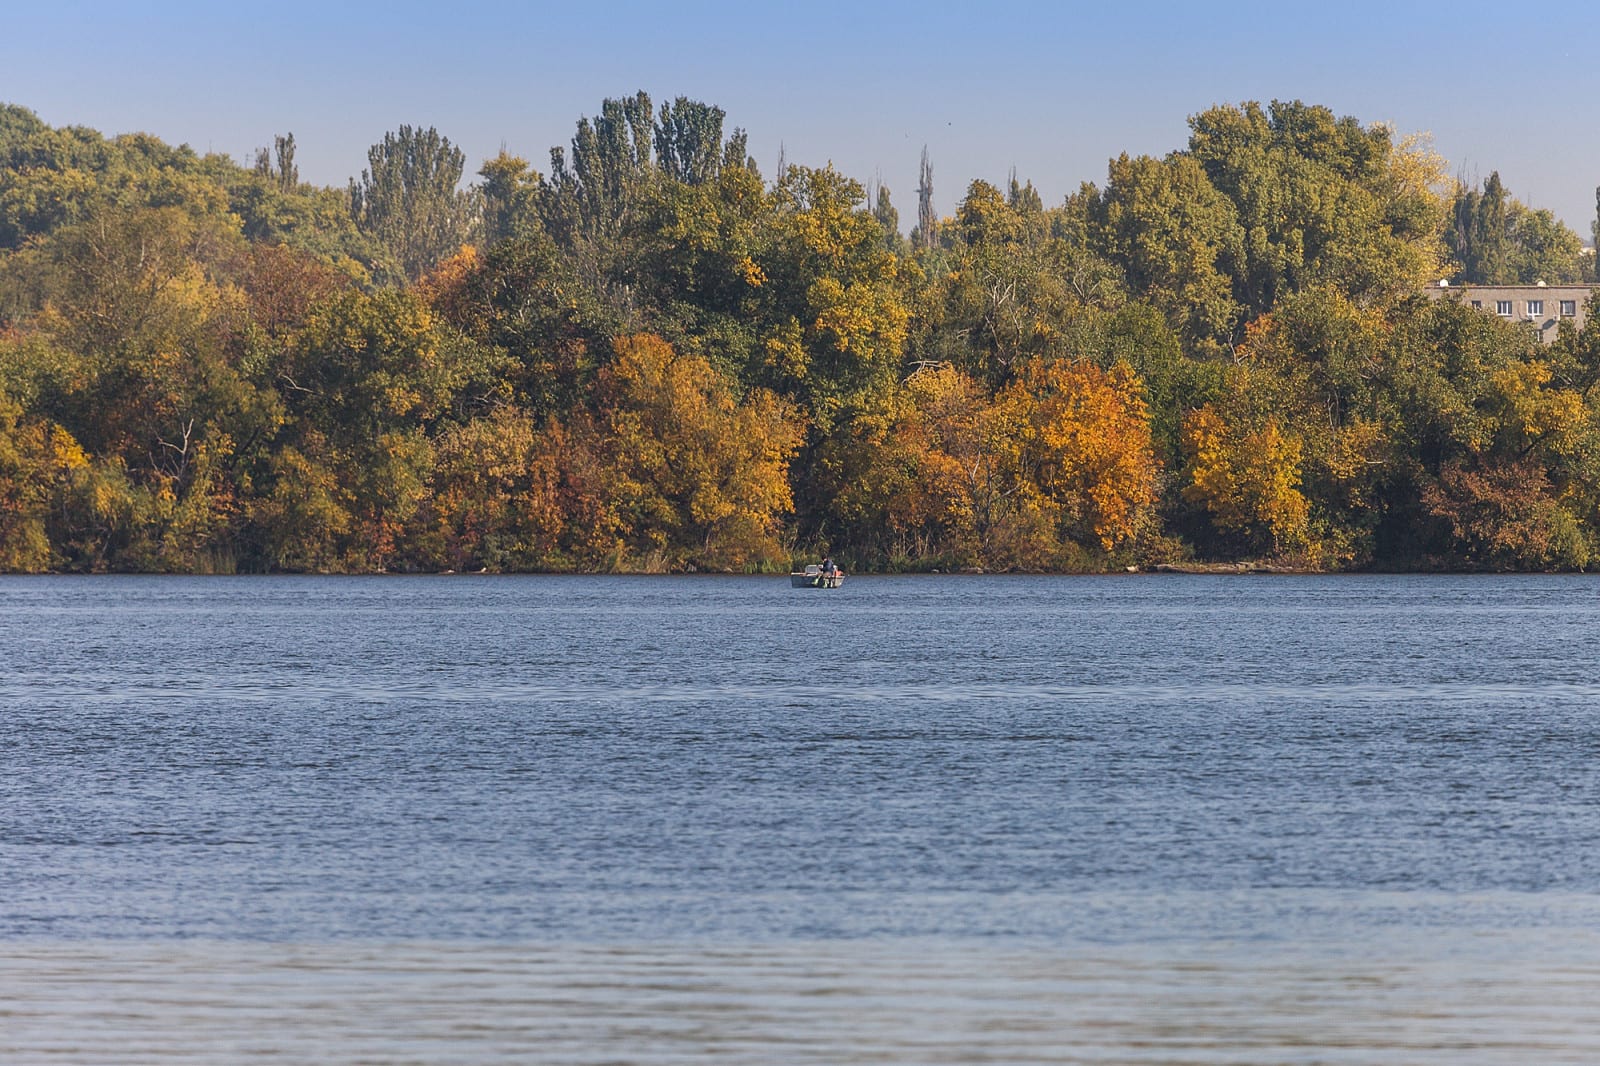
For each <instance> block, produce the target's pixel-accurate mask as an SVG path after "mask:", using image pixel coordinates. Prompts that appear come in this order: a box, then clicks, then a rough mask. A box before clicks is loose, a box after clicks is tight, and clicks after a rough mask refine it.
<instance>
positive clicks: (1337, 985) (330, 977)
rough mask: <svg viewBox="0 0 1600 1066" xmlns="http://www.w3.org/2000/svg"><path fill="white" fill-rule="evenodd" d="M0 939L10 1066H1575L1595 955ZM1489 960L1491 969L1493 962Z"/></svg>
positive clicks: (1411, 946) (1500, 948) (1415, 945)
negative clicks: (633, 1065) (693, 1065)
mask: <svg viewBox="0 0 1600 1066" xmlns="http://www.w3.org/2000/svg"><path fill="white" fill-rule="evenodd" d="M1438 947H1440V945H1439V944H1438V943H1431V944H1430V943H1427V942H1418V941H1411V942H1401V943H1398V944H1397V943H1390V944H1388V945H1387V946H1386V947H1385V949H1384V950H1383V951H1382V953H1381V957H1379V958H1356V957H1350V956H1349V955H1345V954H1341V953H1340V952H1338V951H1337V950H1326V951H1322V950H1319V951H1316V952H1307V951H1305V950H1304V949H1301V948H1289V947H1283V946H1277V947H1266V948H1262V949H1259V950H1241V945H1236V944H1235V945H1213V946H1212V947H1211V948H1209V949H1206V948H1195V947H1191V948H1189V949H1185V950H1179V951H1172V950H1170V949H1167V950H1151V949H1149V948H1140V949H1102V950H1100V951H1097V952H1094V953H1084V954H1062V953H1060V952H1059V951H1058V950H1044V949H1023V948H1017V947H1015V946H1012V947H1009V948H1001V947H995V946H993V945H989V946H985V945H983V944H977V943H973V942H928V941H913V942H904V941H901V942H893V943H850V944H843V943H796V942H786V943H781V944H760V945H752V944H724V945H721V946H719V947H716V948H714V949H708V948H704V947H683V946H670V945H657V946H640V945H612V946H587V947H585V946H572V945H544V946H539V945H482V944H466V943H457V944H438V943H428V942H406V943H382V944H249V943H219V942H159V943H121V944H94V945H63V944H35V943H13V944H10V945H8V946H7V950H6V952H5V959H4V962H3V964H0V1001H4V1002H5V1003H6V1005H7V1006H6V1017H5V1025H4V1026H3V1027H0V1058H3V1060H4V1061H5V1062H7V1063H14V1064H29V1063H35V1062H39V1063H46V1062H74V1063H87V1062H95V1063H102V1062H103V1063H111V1062H116V1063H122V1064H125V1066H140V1064H145V1063H150V1064H155V1063H161V1064H183V1063H206V1064H217V1063H233V1062H239V1063H255V1062H283V1063H309V1062H317V1063H324V1064H345V1063H351V1064H353V1063H419V1064H420V1063H436V1062H446V1061H447V1062H452V1063H480V1062H509V1061H526V1062H556V1063H583V1064H589V1063H593V1064H600V1063H618V1062H638V1063H652V1064H656V1063H662V1064H664V1063H688V1062H705V1061H716V1062H719V1063H729V1064H750V1066H756V1064H761V1066H767V1064H770V1063H774V1062H781V1063H796V1064H811V1063H816V1064H824V1063H828V1064H854V1063H970V1062H1004V1063H1017V1064H1032V1063H1096V1064H1128V1066H1133V1064H1139V1066H1156V1064H1162V1066H1168V1064H1171V1066H1176V1064H1194V1063H1235V1064H1252V1066H1253V1064H1261V1066H1267V1064H1282V1063H1312V1062H1341V1063H1371V1064H1379V1063H1383V1064H1407V1063H1415V1064H1439V1066H1445V1064H1451V1066H1455V1064H1461V1063H1484V1064H1490V1063H1496V1064H1498V1063H1505V1064H1518V1066H1525V1064H1528V1063H1533V1062H1537V1063H1541V1064H1545V1066H1559V1064H1565V1063H1574V1064H1576V1063H1585V1064H1587V1063H1592V1062H1594V1061H1595V1060H1596V1058H1597V1056H1600V1027H1597V1023H1596V1020H1595V1014H1594V1010H1593V1004H1594V1001H1595V992H1596V989H1597V988H1600V967H1597V966H1596V964H1595V963H1594V962H1592V961H1586V960H1593V959H1595V958H1597V955H1596V948H1600V940H1596V939H1595V938H1593V937H1589V938H1587V940H1586V942H1584V943H1581V944H1578V943H1573V942H1572V940H1571V939H1570V938H1563V939H1562V940H1561V941H1560V942H1556V941H1554V940H1552V941H1551V942H1549V943H1545V944H1533V943H1530V942H1529V940H1528V939H1527V938H1525V937H1518V938H1516V940H1515V942H1514V944H1512V943H1508V942H1505V941H1504V940H1503V939H1497V938H1494V937H1491V938H1489V942H1486V943H1483V944H1479V945H1477V946H1476V947H1475V948H1472V949H1469V950H1467V951H1466V952H1462V951H1461V950H1460V946H1459V945H1457V946H1456V947H1455V949H1454V950H1452V951H1450V952H1449V954H1448V955H1447V957H1442V958H1441V957H1439V956H1438V954H1437V953H1436V949H1437V948H1438ZM1508 948H1509V949H1510V954H1509V955H1508V954H1507V950H1506V949H1508Z"/></svg>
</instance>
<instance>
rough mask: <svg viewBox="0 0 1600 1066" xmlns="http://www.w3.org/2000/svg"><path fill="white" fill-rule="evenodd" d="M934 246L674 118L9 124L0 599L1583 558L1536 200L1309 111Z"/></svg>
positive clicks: (719, 114) (958, 216) (844, 191)
mask: <svg viewBox="0 0 1600 1066" xmlns="http://www.w3.org/2000/svg"><path fill="white" fill-rule="evenodd" d="M1189 126H1190V136H1189V140H1188V143H1187V145H1186V146H1185V147H1183V148H1181V149H1178V150H1176V151H1173V152H1171V153H1169V154H1168V155H1166V156H1163V157H1159V158H1157V157H1152V156H1137V157H1132V156H1128V155H1122V156H1119V157H1118V158H1116V159H1113V160H1111V161H1110V163H1109V166H1108V170H1107V174H1106V178H1105V180H1104V182H1103V183H1102V184H1090V183H1086V184H1084V185H1083V186H1081V187H1080V188H1079V189H1078V190H1077V191H1076V192H1074V193H1072V194H1071V195H1069V196H1067V197H1065V198H1064V200H1063V202H1061V203H1059V204H1057V205H1054V206H1046V205H1045V204H1044V203H1043V201H1042V198H1041V197H1040V195H1039V193H1038V192H1037V191H1036V190H1035V188H1034V187H1033V185H1032V184H1031V183H1030V182H1025V181H1019V180H1018V179H1017V178H1016V177H1015V176H1013V177H1012V179H1011V180H1010V181H1009V182H1008V183H1006V185H1005V187H1004V188H1001V187H997V186H995V185H992V184H989V183H987V182H984V181H972V182H970V183H968V184H967V186H966V187H965V189H964V190H963V191H962V193H961V196H960V200H959V203H958V205H957V207H956V209H955V210H954V212H953V213H952V214H950V215H948V216H945V215H940V214H939V213H938V212H937V211H936V210H935V208H934V198H933V184H934V171H933V167H932V165H931V163H930V161H929V159H928V157H927V154H926V152H924V154H923V158H922V160H921V169H920V180H919V186H918V189H917V190H915V194H916V200H917V204H916V210H915V222H914V224H913V225H912V227H911V229H910V232H909V233H902V230H901V226H900V219H899V211H898V209H897V208H896V206H895V204H894V201H893V197H892V195H891V192H890V190H889V189H887V188H883V187H881V186H879V187H875V188H873V189H872V190H870V194H869V190H867V189H865V188H864V187H863V186H862V185H861V184H860V183H859V182H857V181H855V180H853V179H852V178H850V177H848V176H846V175H843V174H841V173H839V172H838V171H836V170H835V169H833V168H832V167H831V166H823V167H811V166H804V165H798V164H797V165H787V164H786V165H781V166H780V167H779V168H778V171H777V173H775V174H773V175H772V176H771V177H770V178H769V177H768V176H766V175H763V174H762V173H761V171H760V169H759V168H758V166H757V165H756V162H755V161H754V160H753V159H752V158H751V157H750V156H749V155H748V152H747V144H746V136H745V134H744V132H743V131H741V130H737V129H729V128H727V127H726V124H725V115H724V112H723V111H722V110H721V109H720V108H717V107H714V106H711V105H707V104H704V103H700V102H697V101H693V100H688V99H684V98H678V99H676V100H673V101H671V102H667V103H662V104H660V105H659V106H657V105H656V104H654V103H653V102H652V100H651V99H650V98H649V97H648V96H647V95H646V94H644V93H638V94H636V95H634V96H631V97H625V98H620V99H615V100H606V101H604V102H603V103H602V105H601V107H600V110H599V112H598V114H596V115H594V116H589V117H584V118H582V119H580V120H579V121H578V123H577V125H576V129H575V132H574V135H573V137H572V140H571V143H570V145H566V146H561V147H557V148H555V149H553V150H552V151H551V157H550V160H549V167H548V171H546V172H540V171H539V170H537V169H536V168H535V167H534V166H532V165H531V164H530V163H529V162H528V161H527V160H524V159H521V158H517V157H514V156H511V155H508V154H505V153H502V154H501V155H499V156H497V157H496V158H494V159H490V160H487V161H485V162H484V163H483V164H482V166H481V168H480V169H479V170H478V171H477V172H476V173H475V174H474V175H471V176H469V175H467V173H466V160H465V157H464V155H463V153H462V151H461V150H460V149H459V148H458V147H456V146H454V145H453V144H451V142H450V141H449V139H448V138H447V137H445V136H443V135H441V134H440V133H439V132H438V131H437V130H434V129H419V128H414V127H409V126H402V127H400V129H399V130H398V131H395V132H392V133H390V134H388V135H386V136H385V137H384V139H383V140H382V141H381V142H380V143H378V144H375V145H373V146H372V148H371V149H370V150H369V152H368V154H367V166H366V167H365V168H364V169H363V171H362V173H361V175H360V177H359V178H358V179H355V180H352V181H351V182H350V183H349V185H348V187H346V188H342V189H340V188H325V187H318V186H315V185H311V184H307V183H303V182H301V181H300V179H299V173H298V169H297V167H296V165H295V162H294V152H295V143H294V138H293V136H292V135H287V134H286V135H282V136H278V137H276V138H275V139H274V143H273V146H272V148H271V149H265V148H264V149H262V150H260V151H259V152H258V153H257V154H256V157H255V159H254V160H253V162H251V163H247V164H243V165H241V164H239V163H236V162H235V161H233V160H232V159H230V158H228V157H226V156H222V155H215V154H209V155H200V154H197V153H196V152H194V151H193V150H191V149H190V148H188V147H187V146H178V147H173V146H170V145H167V144H165V143H163V142H161V141H160V140H158V139H156V138H153V137H150V136H148V135H143V134H135V135H126V136H118V137H112V138H107V137H103V136H102V135H100V134H99V133H97V132H95V131H93V130H89V129H85V128H82V127H62V128H54V127H51V126H48V125H46V124H45V123H43V122H42V121H40V120H39V119H38V117H37V116H36V115H34V114H33V113H32V112H31V111H29V110H27V109H25V108H22V107H18V106H3V107H0V570H7V571H23V572H29V571H45V570H63V571H89V572H95V571H165V572H236V571H237V572H271V571H291V572H347V571H377V570H388V571H424V570H427V571H433V570H446V569H448V570H456V571H475V570H485V569H487V570H491V571H584V572H593V571H647V572H663V571H686V570H717V571H727V570H731V571H746V572H748V571H762V570H771V569H785V568H787V567H788V566H789V565H790V563H791V561H792V560H794V559H797V558H802V557H806V556H816V555H818V554H820V553H821V552H822V551H824V550H828V551H831V552H832V553H833V554H834V555H835V557H837V558H839V559H840V560H841V561H842V562H845V563H846V564H847V565H850V566H852V567H854V568H857V569H876V570H916V569H953V568H967V567H982V568H985V569H989V570H1007V569H1021V570H1055V571H1091V570H1101V569H1109V568H1120V567H1123V566H1128V565H1148V564H1153V563H1159V562H1174V561H1180V560H1186V559H1239V558H1246V557H1249V558H1259V559H1270V560H1274V561H1276V562H1279V563H1282V564H1286V565H1301V566H1308V567H1318V568H1327V569H1357V568H1391V569H1536V570H1544V569H1570V568H1581V567H1584V566H1586V565H1588V564H1589V562H1590V561H1591V557H1592V556H1594V555H1595V554H1596V552H1597V551H1600V390H1597V386H1600V326H1595V327H1591V328H1589V329H1586V330H1584V331H1581V332H1580V331H1577V330H1575V329H1573V328H1572V324H1571V322H1570V321H1563V322H1562V324H1561V328H1560V330H1559V336H1558V337H1557V339H1556V340H1555V342H1554V343H1552V344H1548V345H1546V344H1541V343H1539V341H1538V340H1537V339H1536V338H1535V337H1534V336H1533V335H1532V334H1531V333H1530V332H1529V331H1528V330H1527V329H1526V328H1525V327H1523V326H1520V325H1519V324H1517V323H1514V322H1506V321H1502V320H1500V319H1498V318H1497V317H1495V316H1493V315H1487V314H1483V313H1481V312H1478V311H1474V310H1472V309H1471V308H1469V307H1465V306H1463V305H1462V303H1461V302H1460V301H1459V300H1455V299H1448V298H1446V299H1437V298H1429V296H1428V294H1427V292H1426V290H1427V289H1428V288H1429V287H1430V286H1436V284H1437V282H1438V280H1439V279H1442V278H1449V279H1454V280H1456V281H1466V282H1478V283H1511V282H1522V283H1533V282H1537V281H1545V282H1548V283H1550V284H1556V283H1560V282H1578V281H1588V280H1592V277H1593V257H1592V255H1590V254H1588V253H1587V251H1586V249H1584V247H1583V245H1582V242H1581V241H1580V240H1579V239H1578V237H1577V236H1576V235H1575V234H1574V233H1573V232H1572V231H1571V230H1569V229H1567V228H1566V227H1565V226H1563V225H1562V224H1561V223H1560V222H1558V221H1557V220H1556V219H1555V218H1554V217H1553V216H1552V215H1551V214H1550V213H1549V212H1548V211H1543V210H1535V209H1533V208H1530V207H1528V206H1526V205H1524V204H1522V203H1520V202H1519V201H1517V200H1516V199H1515V198H1514V197H1513V196H1511V194H1510V193H1509V192H1508V191H1507V190H1506V189H1505V188H1504V186H1503V185H1502V183H1501V181H1500V179H1499V176H1498V174H1491V176H1490V178H1489V179H1488V180H1487V181H1485V182H1483V183H1481V184H1472V185H1469V184H1468V183H1467V182H1465V181H1464V180H1462V179H1459V178H1454V179H1452V178H1451V177H1450V176H1449V175H1448V173H1447V170H1446V166H1445V163H1444V162H1443V161H1442V160H1441V159H1439V158H1438V157H1437V155H1435V154H1434V153H1433V152H1432V151H1431V150H1430V149H1429V147H1428V145H1427V143H1426V142H1425V141H1422V140H1418V139H1415V138H1411V139H1402V138H1398V137H1397V136H1396V135H1395V133H1394V132H1393V131H1392V130H1391V129H1389V128H1388V127H1386V126H1384V125H1382V124H1362V123H1361V122H1359V121H1358V120H1356V119H1354V118H1351V117H1340V116H1336V115H1335V114H1334V113H1333V112H1331V111H1330V110H1328V109H1327V108H1324V107H1319V106H1314V105H1307V104H1304V103H1301V102H1298V101H1295V102H1274V103H1272V104H1270V105H1268V106H1262V105H1259V104H1255V103H1246V104H1243V105H1239V106H1218V107H1213V108H1210V109H1208V110H1206V111H1203V112H1201V113H1199V114H1197V115H1194V116H1193V117H1192V118H1191V119H1190V122H1189Z"/></svg>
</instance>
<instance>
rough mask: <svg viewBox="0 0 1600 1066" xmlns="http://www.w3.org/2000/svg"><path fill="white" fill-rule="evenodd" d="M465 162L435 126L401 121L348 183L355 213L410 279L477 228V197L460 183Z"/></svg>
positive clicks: (445, 254)
mask: <svg viewBox="0 0 1600 1066" xmlns="http://www.w3.org/2000/svg"><path fill="white" fill-rule="evenodd" d="M465 161H466V157H465V156H464V155H463V154H462V152H461V149H459V148H457V147H456V146H455V145H453V144H451V143H450V140H449V138H447V137H442V136H440V134H439V131H438V130H436V129H434V128H433V127H431V126H430V127H428V128H427V129H426V130H424V129H420V128H413V127H411V126H401V127H400V129H399V131H398V132H392V133H386V134H384V137H383V140H382V141H380V142H379V143H377V144H375V145H373V146H372V147H371V148H370V149H368V151H367V163H368V168H367V169H366V170H363V171H362V172H361V180H360V181H359V182H355V181H352V182H351V183H350V212H351V215H352V217H354V218H355V220H356V222H357V224H358V225H359V226H360V227H361V230H362V232H364V233H367V234H370V235H371V236H372V237H373V238H374V239H376V240H377V241H378V242H379V243H381V244H382V245H383V246H384V247H386V248H388V249H389V250H390V252H391V253H393V255H394V257H395V260H396V261H397V262H398V263H399V265H400V269H401V270H402V271H404V273H405V276H406V277H407V278H408V279H410V280H412V281H415V280H417V279H418V278H420V277H422V276H423V275H424V274H426V273H427V272H428V271H429V270H431V269H432V268H433V267H434V265H435V264H437V263H438V262H439V261H440V260H442V259H444V258H445V257H446V256H449V255H451V254H453V253H454V252H455V251H456V250H457V249H458V248H460V247H461V246H462V245H463V244H466V243H468V242H469V241H470V240H471V239H472V237H473V234H474V232H475V231H476V228H477V224H478V202H477V197H476V195H475V194H474V193H473V192H472V191H471V190H463V189H461V188H460V185H461V173H462V168H463V166H464V164H465Z"/></svg>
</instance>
